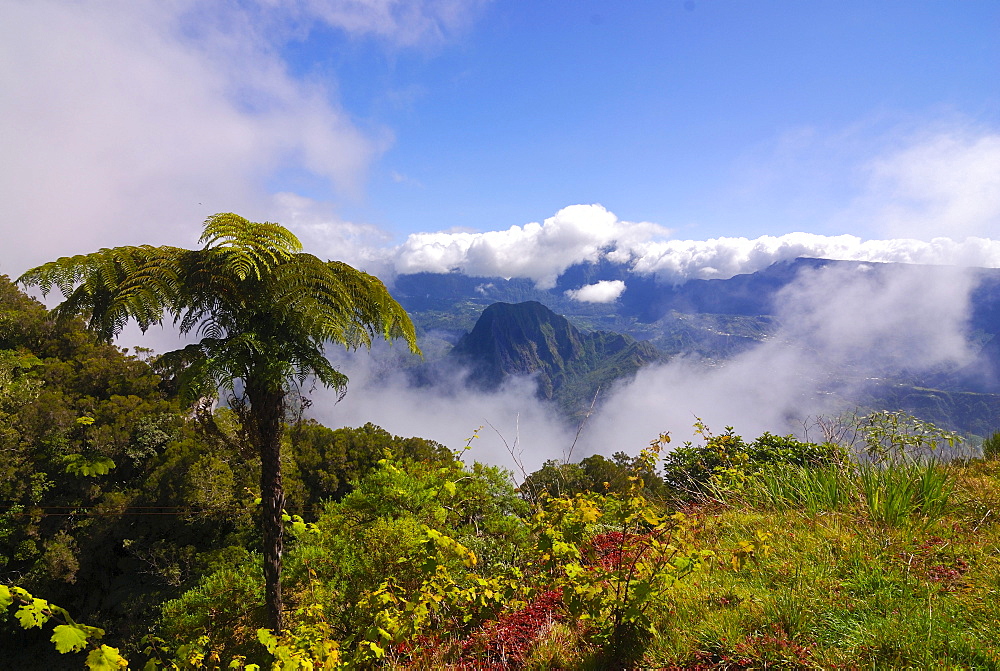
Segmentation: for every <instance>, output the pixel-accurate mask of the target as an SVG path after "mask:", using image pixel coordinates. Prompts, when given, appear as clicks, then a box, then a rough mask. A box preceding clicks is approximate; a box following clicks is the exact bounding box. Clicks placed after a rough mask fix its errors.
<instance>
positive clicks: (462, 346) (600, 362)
mask: <svg viewBox="0 0 1000 671" xmlns="http://www.w3.org/2000/svg"><path fill="white" fill-rule="evenodd" d="M449 356H450V357H452V358H453V359H455V360H457V361H459V362H460V363H462V364H464V365H466V366H468V367H469V369H470V371H471V373H470V378H469V379H470V381H471V382H473V383H474V384H477V385H478V386H480V387H482V388H484V389H496V388H497V387H499V386H500V384H502V383H503V381H504V380H505V379H506V378H507V377H509V376H512V375H534V376H535V377H536V379H537V382H538V396H539V397H540V398H544V399H549V400H555V401H557V402H559V404H560V405H561V406H563V408H564V409H565V410H567V411H570V412H573V411H575V410H577V409H579V408H580V407H581V406H582V405H583V404H585V403H589V400H590V398H592V397H593V395H594V393H596V391H597V389H598V388H599V387H601V386H605V387H607V386H609V385H611V384H612V383H614V382H615V381H616V380H619V379H622V378H630V377H632V376H634V375H635V373H636V371H637V370H638V369H639V368H640V367H642V366H644V365H646V364H649V363H655V362H661V361H664V359H665V357H664V356H663V355H662V354H661V353H660V352H659V350H657V349H656V347H655V346H653V345H652V344H651V343H648V342H639V341H637V340H635V338H632V337H631V336H627V335H623V334H620V333H609V332H605V331H595V332H590V333H586V332H582V331H580V330H579V329H578V328H576V327H575V326H573V324H571V323H570V322H569V320H567V319H566V318H565V317H562V316H560V315H557V314H556V313H554V312H553V311H552V310H550V309H549V308H547V307H545V306H544V305H542V304H541V303H539V302H537V301H527V302H524V303H517V304H511V303H494V304H493V305H490V306H489V307H487V308H486V309H485V310H484V311H483V313H482V315H481V316H480V317H479V320H478V321H477V322H476V325H475V327H473V329H472V331H471V332H469V333H468V334H466V335H465V336H463V337H462V338H461V339H460V340H459V341H458V343H457V344H456V345H455V347H454V349H452V350H451V352H450V355H449Z"/></svg>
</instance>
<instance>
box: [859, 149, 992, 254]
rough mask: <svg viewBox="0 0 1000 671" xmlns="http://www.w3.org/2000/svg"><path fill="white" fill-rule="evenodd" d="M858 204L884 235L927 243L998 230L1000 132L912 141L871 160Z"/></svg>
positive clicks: (984, 234)
mask: <svg viewBox="0 0 1000 671" xmlns="http://www.w3.org/2000/svg"><path fill="white" fill-rule="evenodd" d="M869 176H870V182H869V185H868V190H869V192H868V193H867V194H866V196H865V198H864V199H863V201H862V205H863V206H865V207H868V208H869V209H870V210H872V212H873V216H874V218H875V222H876V224H877V225H878V226H879V227H880V229H881V230H883V231H884V232H885V233H887V234H889V235H893V236H905V237H915V238H922V239H927V238H930V237H932V236H934V235H940V234H941V233H942V232H945V233H947V235H948V236H951V237H955V238H964V237H967V236H989V235H992V234H995V232H996V231H997V230H1000V134H997V133H976V132H972V131H969V130H967V129H957V130H950V131H947V132H940V133H936V134H931V135H927V136H923V137H919V138H917V139H915V140H911V141H910V142H909V143H908V144H907V145H905V146H904V147H902V148H900V149H898V150H896V151H894V152H892V153H889V154H888V155H886V156H884V157H880V158H878V159H877V160H875V161H872V163H871V165H870V166H869Z"/></svg>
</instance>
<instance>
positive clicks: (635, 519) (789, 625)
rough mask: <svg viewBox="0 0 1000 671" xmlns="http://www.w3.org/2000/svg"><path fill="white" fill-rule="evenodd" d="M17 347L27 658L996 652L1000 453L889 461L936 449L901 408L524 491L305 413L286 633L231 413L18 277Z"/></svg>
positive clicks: (734, 440)
mask: <svg viewBox="0 0 1000 671" xmlns="http://www.w3.org/2000/svg"><path fill="white" fill-rule="evenodd" d="M0 350H3V351H2V352H0V447H2V449H3V450H4V454H5V460H4V461H3V462H2V467H3V468H4V469H5V470H4V476H5V477H4V478H2V479H0V494H2V500H3V506H4V509H3V510H2V511H0V548H2V552H0V556H2V559H3V560H4V561H5V562H6V563H5V564H4V565H3V566H0V583H3V584H5V585H10V584H17V585H18V587H17V588H12V587H8V593H9V594H10V602H9V603H6V601H5V603H6V605H5V606H4V608H3V609H0V610H2V611H3V612H2V613H0V635H2V636H3V647H4V655H5V662H8V661H10V663H12V664H13V663H17V664H19V665H20V666H19V668H32V664H34V666H35V668H73V667H74V666H76V667H80V666H84V665H85V664H86V663H87V658H88V657H89V656H91V655H92V653H93V654H94V655H95V656H94V663H95V664H96V663H98V662H99V661H100V663H105V662H106V663H107V664H112V662H113V663H114V664H116V665H117V664H118V662H117V661H114V660H113V659H112V658H110V657H109V655H110V652H108V650H110V649H115V650H118V651H120V655H119V657H122V656H123V657H127V658H128V659H129V660H130V661H131V662H132V665H133V667H134V668H141V667H142V666H143V665H144V664H146V663H147V662H148V663H150V664H151V665H152V667H151V668H155V666H156V665H157V664H159V665H160V667H161V668H174V667H176V668H206V667H207V668H211V667H213V666H217V667H221V668H224V667H226V666H227V665H229V664H230V662H233V663H235V664H236V665H237V666H244V667H252V665H253V664H258V665H261V667H262V668H267V667H270V666H272V665H274V664H278V667H277V668H297V667H298V668H307V667H308V665H309V664H312V665H313V667H314V668H333V667H335V666H337V665H341V666H350V665H354V666H362V667H369V666H385V667H404V666H405V667H413V668H444V667H448V666H450V667H452V668H566V669H569V668H579V669H584V668H608V667H609V666H613V665H615V664H617V665H619V666H628V665H632V664H639V663H641V664H643V665H648V666H654V667H665V668H671V667H680V668H750V667H756V668H759V667H762V666H766V665H770V666H781V667H792V668H794V667H798V668H822V667H836V666H846V667H851V666H859V665H860V666H881V667H899V668H905V667H934V666H945V667H949V666H950V667H962V668H996V667H997V666H998V665H1000V661H998V660H997V651H996V648H995V643H994V641H996V640H998V638H1000V623H998V621H997V615H996V613H997V612H1000V603H998V596H997V594H998V592H1000V577H998V576H1000V565H998V564H1000V559H998V557H1000V527H998V524H997V522H996V516H997V514H998V513H997V510H1000V465H998V462H997V461H996V460H995V459H994V460H981V461H970V462H952V463H950V464H943V463H935V462H933V461H930V460H927V459H913V458H902V459H900V458H897V457H898V456H899V452H900V451H902V452H904V453H905V452H906V451H907V450H913V449H919V450H921V451H922V452H925V451H926V449H927V448H928V446H929V441H928V437H929V438H930V440H935V439H940V440H944V441H945V442H947V436H944V435H937V438H935V435H936V434H934V433H933V430H932V429H931V428H930V427H927V426H926V425H917V424H915V423H912V422H910V421H909V420H907V419H906V418H905V417H902V416H896V417H892V416H875V417H871V418H868V420H867V423H865V424H861V425H858V431H857V432H855V433H856V435H855V437H854V442H852V441H851V439H847V440H844V439H843V436H841V440H840V442H838V443H837V444H836V445H835V444H832V443H829V444H819V445H817V444H813V443H809V442H807V441H801V440H797V439H794V438H790V437H776V436H771V435H769V434H767V435H765V436H762V437H760V438H758V439H755V440H753V441H750V440H747V441H744V440H743V439H742V438H741V437H740V436H738V435H736V434H735V433H734V432H733V431H732V430H726V431H725V432H724V433H723V434H721V435H716V434H712V433H711V432H709V431H708V430H707V428H706V427H702V428H703V434H702V440H701V441H700V444H697V445H693V444H692V445H685V446H682V448H681V449H679V450H675V451H672V452H668V453H667V454H666V455H665V457H664V460H663V461H664V463H663V464H662V465H657V464H656V463H655V460H651V459H650V456H651V454H652V453H650V452H647V453H644V454H641V455H639V457H629V456H626V455H624V454H620V455H615V456H614V457H612V458H604V457H600V458H596V457H590V458H588V459H586V460H584V461H583V462H581V463H580V464H558V463H553V464H548V465H547V466H546V468H543V469H542V470H541V471H539V472H537V473H535V474H532V476H531V477H530V478H529V481H530V482H531V483H535V484H537V485H538V486H537V487H534V488H529V487H528V486H525V487H523V488H522V491H521V492H520V493H518V492H516V491H515V490H514V489H513V488H512V486H511V484H510V482H509V480H508V479H507V476H506V475H505V474H504V473H502V472H500V471H497V470H496V469H490V468H487V467H484V466H481V465H475V464H473V465H463V464H460V463H458V462H456V459H455V456H454V455H453V454H452V453H451V452H449V451H448V450H447V449H445V448H444V447H443V446H441V445H438V444H436V443H433V442H432V441H423V440H420V439H414V438H407V439H403V438H400V437H396V436H391V435H390V434H388V433H387V432H385V431H383V430H381V429H379V428H378V427H375V426H372V425H368V426H365V427H361V428H358V429H339V430H336V431H331V430H330V429H327V428H325V427H322V426H320V425H318V424H315V423H310V422H300V421H296V420H295V418H294V417H291V418H289V420H290V425H289V430H288V432H287V434H286V435H287V441H286V444H285V445H284V446H283V454H284V455H285V459H286V461H285V462H284V464H283V466H284V469H285V474H286V479H285V488H286V492H287V495H288V506H287V508H288V513H289V515H288V518H287V520H286V525H287V528H288V533H289V535H290V536H291V537H292V538H291V543H290V547H289V554H288V556H287V575H286V580H285V589H286V591H287V593H288V595H289V604H288V605H289V609H288V611H287V613H286V614H287V616H288V618H289V621H290V623H291V625H292V626H291V628H290V629H289V631H288V632H287V633H286V634H285V635H283V636H281V637H275V636H274V635H273V634H270V633H268V632H267V631H266V630H264V631H263V632H262V631H261V629H262V627H263V626H264V624H265V620H264V617H263V576H262V574H261V570H260V566H259V564H260V556H259V555H258V554H255V553H254V552H253V550H252V548H253V547H254V546H255V541H254V535H255V533H256V532H255V528H254V513H255V511H254V504H253V494H252V490H253V488H254V485H255V481H256V479H257V477H258V476H257V469H259V465H258V463H257V462H256V461H255V459H254V457H253V455H252V451H250V452H247V451H246V449H245V447H246V446H245V445H244V444H243V442H242V440H241V429H242V427H241V426H240V423H239V421H238V417H236V416H235V415H234V414H233V413H231V412H227V411H225V410H221V411H217V412H215V413H211V412H207V411H203V412H199V413H196V414H195V415H190V414H188V413H182V412H181V411H180V408H179V406H178V404H177V402H176V398H175V396H174V395H173V392H172V391H171V386H170V384H169V382H170V381H169V380H160V379H159V378H158V377H157V376H156V375H155V374H154V372H153V371H152V370H151V369H150V367H149V366H148V364H146V363H145V362H144V361H143V360H142V359H141V358H136V357H129V356H126V355H124V354H123V353H121V352H120V351H118V350H117V349H116V348H113V347H110V346H104V345H99V344H97V343H95V342H94V341H93V340H92V339H90V338H89V337H88V336H87V334H86V333H85V332H84V330H83V328H82V326H81V325H79V324H78V323H73V322H67V323H63V324H55V323H53V322H51V321H50V320H48V319H47V317H46V315H45V313H44V310H43V309H42V308H41V306H39V305H37V304H36V303H34V302H32V301H30V299H27V298H26V297H23V295H21V294H19V293H18V292H16V290H14V289H13V288H12V287H11V286H10V285H9V283H7V284H5V283H4V282H2V281H0ZM907 432H911V433H907ZM824 437H826V435H825V434H824ZM830 437H831V438H836V437H837V436H835V435H834V434H833V433H831V435H830ZM869 438H870V439H871V442H869ZM870 445H871V446H875V447H876V448H878V449H879V450H881V449H882V448H889V449H886V450H884V451H882V452H881V453H880V452H876V453H875V457H877V458H872V457H871V456H870V455H864V456H863V458H860V459H858V460H855V459H852V458H849V457H858V456H859V455H862V454H863V453H864V452H865V451H866V450H867V449H868V446H870ZM852 446H853V447H854V451H853V452H851V451H850V450H849V449H848V448H850V447H852ZM897 446H898V447H899V448H900V449H896V447H897ZM907 446H909V447H907ZM661 447H662V445H661ZM985 447H986V446H984V452H986V449H985ZM880 454H884V455H886V457H888V458H882V457H879V455H880ZM924 456H926V455H924ZM988 456H989V455H988ZM879 460H881V461H882V464H881V465H878V466H877V467H876V465H875V463H876V462H877V461H879ZM108 462H111V463H108ZM859 462H860V463H859ZM112 463H113V466H112V465H111V464H112ZM862 463H864V464H867V465H862ZM692 482H694V483H697V484H698V486H693V485H692ZM605 483H607V484H606V485H605ZM248 489H249V490H250V492H248V491H247V490H248ZM529 489H531V490H532V491H529ZM519 494H520V495H519ZM150 511H152V512H150ZM677 513H683V516H678V515H677ZM297 516H301V518H299V517H297ZM302 518H304V520H303V519H302ZM305 520H308V523H307V522H306V521H305ZM18 590H21V591H18ZM29 594H30V596H28V595H29ZM52 602H54V603H58V604H60V606H63V608H64V609H60V608H59V607H58V606H54V605H52ZM25 607H27V608H26V609H25V610H23V611H22V609H23V608H25ZM32 613H38V614H39V617H41V616H48V617H49V619H48V620H47V621H46V622H42V623H41V624H42V627H31V628H29V629H27V630H23V629H22V628H21V627H22V624H24V623H25V622H28V623H31V622H34V621H35V619H34V618H35V616H34V615H32ZM70 613H72V614H73V618H76V620H74V619H73V618H71V617H70V615H69V614H70ZM19 614H20V615H19ZM76 622H86V623H87V625H78V626H79V627H81V629H79V630H77V629H76V628H75V627H73V626H72V624H74V623H76ZM61 626H67V627H69V629H59V632H60V634H61V635H60V636H58V637H57V640H56V641H53V640H51V639H52V637H53V635H55V634H56V628H57V627H61ZM100 630H104V633H103V635H102V636H101V637H100V638H98V637H97V636H96V633H97V632H98V631H100ZM654 631H655V633H651V632H654ZM79 632H83V633H87V632H91V634H89V635H87V636H86V639H87V642H86V644H85V647H84V648H83V649H81V650H79V651H76V652H74V651H73V650H72V647H73V645H74V641H77V642H79V640H80V638H81V636H80V635H79ZM144 636H145V637H146V638H145V640H142V639H143V637H144ZM57 646H61V647H62V648H64V649H68V651H67V652H65V653H60V652H59V651H58V649H57ZM102 646H103V647H102ZM105 647H106V648H107V649H108V650H105V652H104V653H102V654H104V657H103V661H102V658H101V657H99V656H98V653H95V650H98V651H100V650H104V648H105ZM14 654H18V655H19V657H18V658H17V659H16V662H15V661H14V660H13V658H11V659H10V660H8V659H7V657H8V656H10V655H14ZM116 654H118V653H116ZM639 659H641V662H637V661H636V660H639ZM109 660H110V661H109ZM98 668H101V667H98ZM104 668H114V667H113V666H111V667H107V666H105V667H104Z"/></svg>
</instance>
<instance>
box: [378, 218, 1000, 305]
mask: <svg viewBox="0 0 1000 671" xmlns="http://www.w3.org/2000/svg"><path fill="white" fill-rule="evenodd" d="M668 235H669V231H668V230H667V229H665V228H663V227H660V226H657V225H655V224H650V223H646V222H639V223H636V222H628V221H622V220H620V219H618V217H616V216H615V215H614V213H612V212H610V211H608V210H607V209H605V208H604V207H602V206H601V205H596V204H593V205H573V206H570V207H566V208H563V209H562V210H560V211H559V212H557V213H556V214H555V216H553V217H550V218H549V219H546V220H545V221H544V222H542V223H541V224H539V223H531V224H527V225H525V226H523V227H521V226H513V227H511V228H510V229H508V230H506V231H491V232H487V233H469V232H457V233H446V232H441V233H419V234H415V235H411V236H410V237H409V238H407V240H406V241H405V242H404V243H403V244H402V245H400V246H399V247H398V248H396V249H395V250H392V251H391V252H390V256H391V259H392V260H391V263H392V267H393V269H394V270H395V272H397V273H416V272H435V273H447V272H452V271H461V272H463V273H465V274H467V275H472V276H480V277H522V278H528V279H531V280H534V281H535V283H536V285H537V286H538V287H539V288H540V289H548V288H551V287H552V286H554V284H555V281H556V279H557V278H558V277H559V275H561V274H562V273H563V272H564V271H565V270H566V269H567V268H568V267H569V266H571V265H573V264H577V263H595V262H598V261H601V260H607V261H610V262H612V263H619V264H623V265H626V266H627V267H628V268H629V269H631V270H633V271H635V272H637V273H640V274H644V275H655V276H657V277H658V278H660V279H662V280H663V281H666V282H683V281H685V280H688V279H726V278H729V277H732V276H734V275H739V274H743V273H752V272H756V271H758V270H763V269H764V268H767V267H768V266H770V265H771V264H773V263H777V262H778V261H790V260H792V259H795V258H798V257H812V258H823V259H835V260H843V261H869V262H894V263H917V264H929V265H955V266H979V267H991V268H993V267H1000V241H997V240H991V239H988V238H980V237H968V238H965V239H964V240H960V241H958V240H952V239H950V238H945V237H938V238H933V239H931V240H929V241H923V240H916V239H909V238H906V239H904V238H900V239H894V240H862V239H861V238H859V237H857V236H855V235H837V236H826V235H818V234H814V233H787V234H785V235H779V236H773V235H764V236H761V237H759V238H754V239H748V238H740V237H736V238H733V237H720V238H713V239H710V240H670V239H666V238H667V236H668ZM602 291H605V292H606V291H608V288H604V289H602ZM598 295H607V294H598Z"/></svg>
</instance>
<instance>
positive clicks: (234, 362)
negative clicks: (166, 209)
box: [18, 214, 419, 396]
mask: <svg viewBox="0 0 1000 671" xmlns="http://www.w3.org/2000/svg"><path fill="white" fill-rule="evenodd" d="M200 242H201V243H203V244H204V245H205V246H204V247H203V248H202V249H197V250H187V249H181V248H177V247H167V246H162V247H152V246H148V245H145V246H138V247H116V248H112V249H101V250H99V251H97V252H94V253H92V254H86V255H80V256H72V257H64V258H61V259H58V260H56V261H52V262H50V263H47V264H44V265H42V266H39V267H37V268H33V269H31V270H29V271H28V272H26V273H25V274H24V275H22V276H21V277H20V278H19V280H18V281H19V282H20V283H22V284H24V285H28V286H38V287H40V288H41V290H42V292H43V293H45V294H47V293H48V292H49V291H51V289H52V288H53V287H56V288H58V289H59V290H60V291H61V292H62V294H63V296H64V297H65V300H64V301H63V302H62V303H61V304H60V305H59V306H58V307H57V308H56V310H55V313H56V314H57V315H59V316H62V317H71V316H77V315H81V316H83V317H84V318H85V319H86V320H87V322H88V326H89V328H90V329H91V330H93V331H94V332H96V333H97V334H98V335H99V336H100V337H101V338H103V339H105V340H109V341H110V340H111V339H113V338H114V337H115V336H116V335H118V334H119V333H121V331H122V329H123V328H124V327H125V325H126V324H127V323H128V322H129V321H135V322H137V323H138V324H139V326H140V327H141V328H142V329H143V330H145V329H146V328H148V327H149V326H150V325H152V324H156V323H160V322H162V320H163V319H164V318H166V317H167V316H169V317H171V318H172V319H173V321H174V324H175V325H177V327H178V328H179V330H180V331H181V333H184V334H187V333H192V332H194V333H196V334H197V336H198V337H199V341H198V342H197V343H195V344H193V345H189V346H187V347H184V348H183V349H180V350H177V351H175V352H170V353H168V354H165V355H163V356H162V357H160V360H159V364H160V365H162V366H163V367H164V370H165V371H170V374H171V375H173V376H175V377H177V379H178V380H179V381H180V382H181V387H182V388H183V389H185V390H188V391H189V392H190V394H194V395H196V396H197V395H203V392H204V389H205V385H206V384H209V383H210V384H211V385H214V387H215V388H219V387H229V388H233V385H234V384H235V383H236V382H237V381H240V380H242V381H243V382H244V383H246V382H247V381H248V380H253V381H254V382H255V384H258V386H260V385H263V386H266V387H272V388H280V387H282V386H283V385H284V384H286V383H287V382H288V381H289V380H291V379H293V378H296V379H298V380H299V381H300V382H301V381H304V380H305V379H306V378H307V377H309V376H315V377H316V379H318V380H319V381H320V382H322V383H323V384H325V385H327V386H329V387H333V388H335V389H337V390H339V391H340V392H341V393H342V392H343V391H344V389H345V388H346V384H347V378H346V377H345V376H344V375H343V374H342V373H340V372H339V371H337V370H336V369H335V368H334V367H333V366H332V365H331V364H330V362H329V360H327V358H326V356H325V354H324V346H325V345H326V344H327V343H331V342H332V343H336V344H338V345H342V346H345V347H348V348H358V347H371V345H372V342H373V340H374V339H376V338H378V337H383V338H386V339H389V340H393V339H396V338H401V339H403V340H405V341H406V343H407V345H408V346H409V348H410V350H411V351H413V352H415V353H419V349H418V348H417V344H416V334H415V331H414V328H413V324H412V322H411V321H410V319H409V317H408V316H407V314H406V312H405V310H403V308H402V307H401V306H400V305H399V304H398V303H397V302H396V301H395V300H394V299H393V298H392V296H391V295H390V294H389V291H388V290H387V289H386V287H385V285H384V284H383V283H382V282H381V281H380V280H379V279H378V278H376V277H374V276H372V275H369V274H367V273H364V272H362V271H359V270H357V269H355V268H352V267H351V266H349V265H347V264H346V263H341V262H337V261H329V262H328V261H322V260H320V259H319V258H317V257H315V256H313V255H311V254H306V253H303V252H301V251H300V250H301V244H300V243H299V241H298V239H297V238H296V237H295V236H294V235H293V234H292V233H291V232H290V231H288V230H287V229H285V228H283V227H282V226H280V225H278V224H272V223H257V222H251V221H248V220H247V219H244V218H243V217H240V216H238V215H235V214H216V215H213V216H212V217H209V218H208V220H207V221H206V222H205V231H204V234H203V235H202V237H201V239H200ZM185 393H188V392H185Z"/></svg>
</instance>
